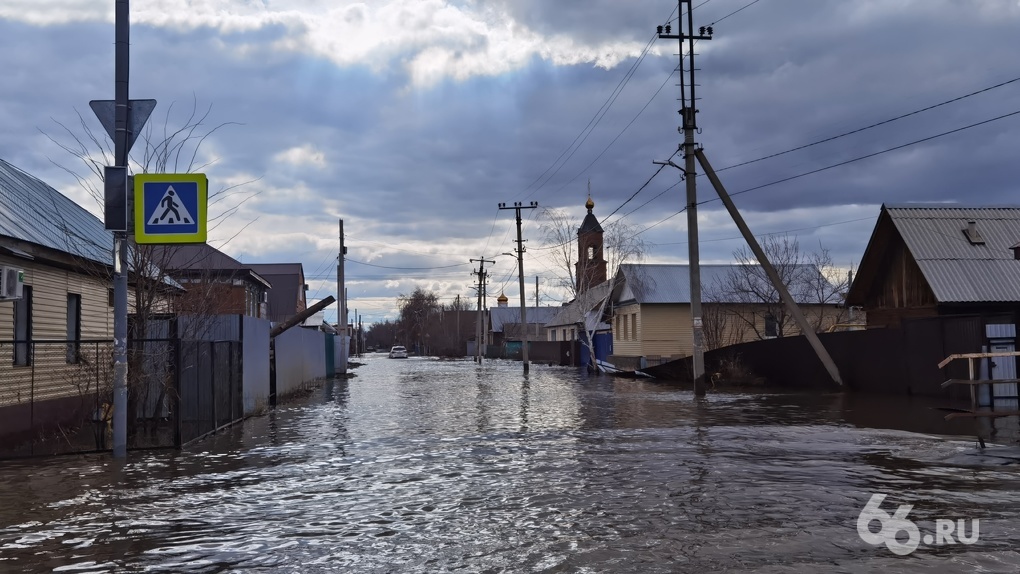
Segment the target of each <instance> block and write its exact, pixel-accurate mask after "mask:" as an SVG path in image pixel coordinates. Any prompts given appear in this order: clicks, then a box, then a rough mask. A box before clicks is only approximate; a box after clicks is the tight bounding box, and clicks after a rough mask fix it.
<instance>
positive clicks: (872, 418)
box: [0, 355, 1020, 573]
mask: <svg viewBox="0 0 1020 574" xmlns="http://www.w3.org/2000/svg"><path fill="white" fill-rule="evenodd" d="M362 361H363V362H364V364H363V365H362V366H360V367H358V368H357V369H355V370H354V371H353V372H354V373H355V375H356V376H355V377H354V378H352V379H350V380H349V381H336V382H331V383H327V384H326V385H325V386H323V387H322V388H320V389H317V390H316V391H314V392H313V393H311V394H310V395H309V396H307V397H304V398H301V399H298V400H296V401H293V402H290V403H287V404H286V405H284V406H282V407H280V408H279V409H277V410H276V411H274V412H273V413H271V414H269V415H266V416H262V417H258V418H253V419H250V420H249V421H247V422H246V423H245V424H244V425H242V426H239V427H237V428H235V429H232V430H230V431H228V432H226V433H224V434H221V435H220V436H216V437H214V438H211V439H209V440H206V441H204V442H201V443H198V444H197V445H193V446H192V447H191V448H190V449H189V450H188V451H186V452H181V453H178V452H174V451H153V452H144V453H131V454H130V456H129V458H128V461H127V462H126V463H118V462H115V461H113V460H111V459H110V458H109V457H106V456H90V457H62V458H54V459H45V460H24V461H7V462H0V484H2V490H0V572H51V571H56V572H75V573H79V572H167V573H170V572H175V573H176V572H267V573H269V572H273V573H275V572H287V573H290V572H301V573H305V572H422V573H425V572H447V571H461V572H699V573H706V572H736V571H741V572H748V571H750V572H776V573H780V572H782V573H800V572H803V573H808V572H812V573H813V572H823V571H824V572H870V571H884V572H1017V571H1018V570H1020V554H1018V553H1017V548H1018V545H1020V464H1017V463H1016V460H1017V458H1020V455H1018V452H1020V451H1018V450H1017V448H1016V447H1015V446H991V447H990V448H989V449H988V450H987V451H986V452H985V453H984V454H983V455H982V454H979V451H978V450H977V448H976V447H975V441H974V439H973V438H972V437H968V436H965V435H964V434H963V433H966V432H969V428H970V427H967V426H965V425H962V426H950V425H949V424H948V423H943V422H941V421H942V414H943V413H941V412H938V411H934V410H932V409H931V408H930V405H929V404H926V403H919V402H907V401H906V400H905V399H891V398H890V399H875V398H862V397H854V396H844V395H839V394H826V395H811V396H808V395H803V394H799V395H798V394H776V393H764V392H757V391H756V392H736V391H726V392H723V391H715V392H710V393H709V395H708V396H707V397H706V398H704V399H695V397H694V396H693V395H692V393H691V392H690V391H689V390H682V389H680V388H677V387H674V386H671V385H669V384H664V383H658V382H650V381H643V380H627V379H616V378H610V377H605V376H602V377H588V376H586V375H583V374H580V373H577V372H575V371H573V370H570V369H564V368H558V367H544V366H541V365H533V366H532V370H531V374H530V375H529V376H528V377H527V378H525V377H523V375H521V368H520V364H519V363H502V362H494V363H486V364H485V365H484V366H481V367H479V366H476V365H475V364H473V363H471V362H470V361H454V362H443V361H435V360H426V359H417V358H412V359H408V360H388V359H386V358H385V356H384V355H376V356H370V357H366V358H365V359H362ZM953 424H957V425H958V424H960V423H953ZM967 424H969V423H967ZM915 431H919V432H915ZM950 432H957V433H960V434H959V435H958V436H948V435H947V434H946V433H950ZM934 433H940V434H934ZM876 493H883V494H887V495H888V498H887V499H886V501H885V503H883V504H882V509H883V510H884V511H886V512H888V513H889V514H892V513H893V512H894V511H895V510H896V507H897V506H898V505H904V504H912V505H913V509H912V510H911V511H910V513H909V517H908V519H909V520H910V521H913V522H914V523H916V525H917V527H918V528H919V529H920V534H922V535H926V534H934V533H935V532H936V521H937V520H939V519H953V520H954V521H956V520H957V519H966V522H967V524H971V520H972V519H979V520H980V539H979V540H978V541H976V542H975V543H973V544H959V543H957V544H943V545H933V544H929V543H921V545H920V546H919V547H918V548H917V549H916V551H914V552H912V553H910V554H908V555H905V556H899V555H896V554H894V553H893V552H892V551H890V549H889V548H887V547H886V546H884V545H880V546H872V545H870V544H867V543H865V542H864V541H863V540H862V539H861V536H860V535H859V534H858V529H857V519H858V516H859V515H860V514H861V511H862V510H863V509H864V508H865V505H866V504H867V503H868V501H869V499H870V497H871V496H872V494H876ZM877 524H878V523H877V522H876V523H875V525H876V526H875V527H874V528H872V531H877V530H878V526H877ZM902 538H905V536H902V537H901V539H902Z"/></svg>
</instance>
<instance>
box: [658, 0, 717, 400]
mask: <svg viewBox="0 0 1020 574" xmlns="http://www.w3.org/2000/svg"><path fill="white" fill-rule="evenodd" d="M685 4H686V5H687V30H688V33H687V34H684V32H683V15H684V10H683V8H684V5H685ZM678 10H679V14H680V18H679V21H678V25H677V27H678V28H679V30H677V32H678V33H677V34H672V33H671V31H672V30H671V26H670V25H669V24H666V26H665V28H664V27H663V26H659V27H658V29H657V32H658V34H659V37H660V38H664V39H669V40H677V41H678V42H679V50H678V51H679V54H678V55H679V57H680V68H679V69H680V118H681V121H682V126H681V128H680V129H681V130H682V131H683V132H684V143H683V151H684V160H685V167H684V168H683V170H682V171H683V172H684V175H683V177H684V178H685V179H686V180H687V206H686V208H685V209H686V210H687V249H688V257H689V259H690V265H689V268H690V290H691V323H692V327H693V330H694V342H693V345H692V349H691V355H692V357H691V362H692V364H693V367H694V372H693V373H692V375H693V380H694V394H695V395H703V394H705V380H704V379H705V334H704V329H703V323H702V315H701V261H700V256H699V252H698V251H699V250H698V188H697V183H696V179H697V173H696V171H695V169H696V168H695V163H694V151H695V149H697V148H696V146H695V143H694V133H695V131H696V130H697V113H698V110H697V108H696V107H695V106H696V104H697V99H696V98H695V95H694V87H695V85H696V84H695V83H694V41H695V40H711V39H712V28H711V27H709V28H708V30H707V32H708V33H707V34H706V33H705V32H706V30H705V28H704V27H702V28H701V30H700V32H701V34H699V35H695V34H694V14H693V9H692V7H691V0H678ZM684 40H687V57H688V58H690V62H688V68H689V70H688V71H689V73H690V87H691V89H690V98H688V97H687V91H686V89H685V88H686V86H685V84H684ZM657 163H660V162H657ZM661 163H666V162H661ZM668 163H670V164H672V165H674V166H676V164H673V163H672V162H668ZM676 167H679V166H676Z"/></svg>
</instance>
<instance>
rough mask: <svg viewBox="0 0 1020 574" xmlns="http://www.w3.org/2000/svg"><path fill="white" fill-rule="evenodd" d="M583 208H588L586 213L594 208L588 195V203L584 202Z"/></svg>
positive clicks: (593, 203)
mask: <svg viewBox="0 0 1020 574" xmlns="http://www.w3.org/2000/svg"><path fill="white" fill-rule="evenodd" d="M584 206H585V207H587V208H588V211H591V210H592V209H594V208H595V202H594V201H592V200H591V196H590V195H589V196H588V201H586V202H584Z"/></svg>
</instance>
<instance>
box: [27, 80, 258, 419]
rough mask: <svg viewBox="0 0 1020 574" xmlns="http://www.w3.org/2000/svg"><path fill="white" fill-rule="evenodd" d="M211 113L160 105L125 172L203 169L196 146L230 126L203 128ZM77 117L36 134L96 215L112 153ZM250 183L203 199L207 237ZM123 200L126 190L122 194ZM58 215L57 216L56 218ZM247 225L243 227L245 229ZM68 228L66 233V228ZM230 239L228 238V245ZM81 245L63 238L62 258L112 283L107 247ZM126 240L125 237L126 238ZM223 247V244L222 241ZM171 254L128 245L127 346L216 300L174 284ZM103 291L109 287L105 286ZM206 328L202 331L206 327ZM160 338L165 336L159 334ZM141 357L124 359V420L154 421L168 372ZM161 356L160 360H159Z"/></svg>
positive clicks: (196, 286)
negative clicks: (54, 131) (58, 156)
mask: <svg viewBox="0 0 1020 574" xmlns="http://www.w3.org/2000/svg"><path fill="white" fill-rule="evenodd" d="M211 112H212V106H211V105H210V106H207V107H206V108H205V109H204V110H202V109H200V108H199V106H198V101H197V99H194V100H193V101H192V104H191V107H190V110H185V111H184V112H183V116H181V117H178V115H177V114H175V106H174V104H172V103H171V104H170V105H169V106H167V109H166V113H165V115H164V116H163V118H162V121H156V122H153V121H151V120H150V121H149V122H148V123H147V124H146V128H145V130H144V131H143V133H141V134H139V137H138V139H137V140H136V142H135V145H134V146H133V148H132V149H133V153H132V154H131V155H130V157H129V158H128V162H129V168H130V169H131V171H132V172H134V173H166V172H171V173H180V172H195V171H198V170H202V169H204V168H206V167H208V166H209V165H211V164H212V163H214V162H215V161H216V160H215V159H209V160H204V161H203V160H200V149H201V147H202V144H203V143H204V142H205V141H206V140H207V139H208V138H209V137H211V136H212V135H213V134H215V133H216V132H218V131H219V130H221V129H223V128H224V127H226V126H229V125H237V124H235V123H234V122H223V123H220V124H217V125H209V124H208V119H209V117H210V114H211ZM75 113H76V115H77V119H78V122H77V126H75V127H74V128H72V127H71V126H69V125H67V124H64V123H61V122H59V121H56V120H54V123H56V124H57V125H58V126H59V127H60V131H59V132H58V135H51V134H49V133H46V132H45V131H43V130H40V131H43V134H44V135H45V136H46V137H47V138H48V139H49V140H50V141H52V142H53V143H54V144H56V145H57V146H58V147H59V148H60V149H61V150H63V151H64V152H66V153H67V154H69V155H70V156H71V157H73V158H74V160H75V162H74V166H68V165H65V164H63V163H61V162H59V161H55V160H53V159H52V158H51V159H50V161H51V163H53V164H54V165H56V166H57V167H60V168H61V169H63V170H64V171H65V172H67V173H68V174H70V175H71V176H73V177H74V178H75V180H76V181H77V182H78V184H79V185H80V186H81V187H82V188H83V189H84V190H85V191H86V192H88V194H89V195H90V196H91V197H92V198H93V200H94V201H95V202H96V203H97V205H98V206H99V207H100V208H102V206H103V205H104V196H105V190H104V180H103V178H104V167H105V166H107V165H113V164H114V163H115V160H114V150H113V144H112V142H111V141H110V140H109V139H108V138H106V137H105V134H103V133H102V132H101V131H97V129H96V128H94V127H93V126H94V125H95V123H94V122H93V123H90V122H88V121H86V119H85V117H84V116H82V114H81V113H80V112H78V111H77V110H76V111H75ZM253 181H255V180H252V181H246V182H241V183H239V184H234V185H227V186H222V187H220V188H219V189H218V190H215V191H213V192H211V193H210V195H209V213H210V215H209V222H208V223H209V230H210V231H212V230H215V229H216V227H218V226H219V225H220V224H222V223H223V222H224V221H225V220H226V219H227V218H229V217H230V216H232V215H233V214H235V213H236V212H237V210H238V209H239V208H240V207H241V206H242V205H243V204H244V203H245V202H247V201H248V200H249V199H251V198H252V197H254V196H255V195H257V193H258V192H257V191H247V190H244V189H242V188H243V186H245V185H246V184H248V183H252V182H253ZM129 199H130V190H129ZM128 211H129V213H128V217H129V225H130V220H131V217H132V214H131V210H130V209H129V210H128ZM58 216H59V214H58ZM251 223H253V221H252V222H249V223H248V224H246V225H245V226H243V227H242V230H243V229H244V228H247V226H248V225H250V224H251ZM65 229H70V226H65ZM235 237H236V234H235ZM232 238H233V237H231V238H230V239H232ZM81 239H82V238H79V237H74V236H71V235H70V234H67V236H66V237H65V243H66V246H67V248H66V251H67V252H68V253H72V254H75V255H77V256H78V259H79V263H80V265H81V269H83V270H84V271H85V272H86V273H87V274H89V275H92V276H94V277H96V278H98V279H100V280H102V281H104V282H109V281H110V280H112V272H113V269H112V266H111V265H108V264H104V263H101V262H102V261H107V260H109V255H108V254H109V250H110V249H111V248H112V245H85V244H83V242H82V241H81ZM129 239H131V236H130V235H129ZM228 242H229V239H228ZM176 249H177V248H175V247H172V246H170V247H168V246H153V245H138V244H136V243H134V242H133V241H130V242H129V244H128V261H127V262H126V263H127V267H128V269H129V272H130V277H129V281H130V285H131V287H130V288H131V289H132V291H131V293H132V296H133V297H132V298H130V300H129V303H130V304H131V307H130V308H129V310H130V311H131V313H132V319H133V321H132V322H131V332H130V334H129V336H130V337H131V338H133V339H142V338H146V337H148V336H150V332H151V330H150V329H151V327H152V325H153V321H154V319H155V318H157V317H161V316H166V315H167V314H171V313H173V314H189V315H196V316H202V315H209V314H211V312H210V311H211V309H212V308H213V305H214V304H215V301H217V297H215V296H211V295H212V294H211V293H210V292H208V291H209V289H213V288H214V285H213V284H214V283H215V281H213V280H212V278H211V277H210V278H209V279H210V281H209V282H208V284H205V285H202V284H201V282H191V283H189V284H188V285H187V286H186V288H184V287H182V286H181V285H180V284H179V283H177V282H176V281H175V280H174V278H173V277H171V275H170V272H169V271H170V269H169V266H168V262H169V260H170V258H171V257H172V256H173V253H174V251H175V250H176ZM107 284H109V283H107ZM188 325H189V328H190V329H191V330H192V331H195V330H201V329H202V328H203V327H202V325H203V323H202V322H201V321H192V322H189V323H188ZM206 328H208V327H206ZM178 335H179V336H189V335H190V336H191V337H196V336H198V335H199V333H197V332H191V333H178ZM163 336H166V335H165V334H164V335H163ZM155 353H156V354H158V355H160V356H156V354H154V352H152V351H146V350H142V349H139V348H132V349H131V350H130V353H129V374H130V378H129V381H128V385H129V393H128V396H129V399H130V403H131V404H130V405H129V413H137V412H138V410H139V405H142V406H143V408H145V406H146V405H148V406H151V408H152V411H151V412H146V413H145V414H144V415H143V416H145V417H146V418H155V417H157V416H159V413H158V410H159V409H160V408H161V407H160V405H161V404H162V400H163V398H164V397H165V396H166V395H167V393H168V392H169V391H170V390H171V389H170V381H169V378H168V377H167V376H166V373H168V372H169V369H167V368H163V367H165V365H166V364H168V362H169V360H170V358H169V354H168V353H169V351H168V350H167V349H164V350H163V351H162V352H155ZM164 355H165V356H164ZM153 373H157V378H158V377H159V376H160V375H159V374H162V375H161V376H162V379H164V380H162V381H153V380H152V376H153V375H152V374H153ZM152 393H156V395H157V396H158V398H157V399H155V400H151V398H150V397H149V395H150V394H152ZM135 422H136V421H135V420H134V417H133V416H132V417H129V425H130V426H132V427H134V425H135Z"/></svg>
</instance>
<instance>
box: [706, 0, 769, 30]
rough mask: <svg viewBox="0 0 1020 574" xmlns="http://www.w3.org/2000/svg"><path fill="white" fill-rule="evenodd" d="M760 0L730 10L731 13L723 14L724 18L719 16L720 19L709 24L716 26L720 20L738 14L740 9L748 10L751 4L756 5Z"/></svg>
mask: <svg viewBox="0 0 1020 574" xmlns="http://www.w3.org/2000/svg"><path fill="white" fill-rule="evenodd" d="M758 2H761V0H754V1H753V2H750V3H748V4H745V5H744V6H743V7H741V8H737V9H736V10H734V11H732V12H730V13H729V14H727V15H725V16H723V17H722V18H719V19H718V20H716V21H714V22H712V23H711V24H709V26H715V25H716V24H718V23H719V22H722V21H723V20H725V19H727V18H729V17H730V16H732V15H734V14H736V13H737V12H740V11H742V10H746V9H747V8H750V7H751V6H754V5H755V4H757V3H758ZM705 4H707V2H706V3H705ZM705 4H701V6H704V5H705Z"/></svg>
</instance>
